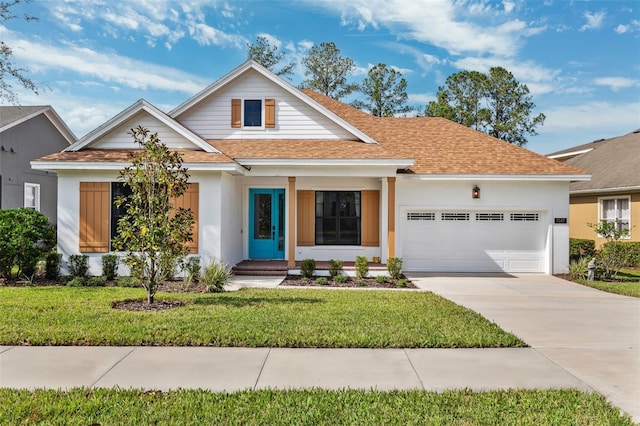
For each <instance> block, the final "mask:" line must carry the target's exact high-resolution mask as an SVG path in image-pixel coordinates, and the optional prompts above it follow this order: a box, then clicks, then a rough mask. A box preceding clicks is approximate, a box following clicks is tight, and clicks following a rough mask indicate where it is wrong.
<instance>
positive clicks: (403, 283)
mask: <svg viewBox="0 0 640 426" xmlns="http://www.w3.org/2000/svg"><path fill="white" fill-rule="evenodd" d="M396 286H397V287H402V288H404V287H406V286H407V280H405V279H404V278H403V279H401V280H398V281H396Z"/></svg>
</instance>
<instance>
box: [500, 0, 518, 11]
mask: <svg viewBox="0 0 640 426" xmlns="http://www.w3.org/2000/svg"><path fill="white" fill-rule="evenodd" d="M502 5H503V6H504V11H505V12H506V13H511V11H512V10H513V9H514V8H515V7H516V4H515V3H514V2H512V1H507V0H503V2H502Z"/></svg>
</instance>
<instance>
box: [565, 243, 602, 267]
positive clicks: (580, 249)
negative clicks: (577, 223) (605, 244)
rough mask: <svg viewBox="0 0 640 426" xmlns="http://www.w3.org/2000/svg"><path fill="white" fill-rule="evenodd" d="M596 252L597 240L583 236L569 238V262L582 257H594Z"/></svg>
mask: <svg viewBox="0 0 640 426" xmlns="http://www.w3.org/2000/svg"><path fill="white" fill-rule="evenodd" d="M595 253H596V242H595V241H594V240H587V239H582V238H569V262H571V261H572V260H575V261H577V260H579V259H580V258H581V257H586V258H589V259H590V258H592V257H593V256H594V255H595Z"/></svg>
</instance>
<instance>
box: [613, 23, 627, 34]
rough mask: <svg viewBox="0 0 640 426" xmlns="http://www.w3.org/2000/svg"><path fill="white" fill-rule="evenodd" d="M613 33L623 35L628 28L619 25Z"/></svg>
mask: <svg viewBox="0 0 640 426" xmlns="http://www.w3.org/2000/svg"><path fill="white" fill-rule="evenodd" d="M613 31H615V32H616V33H618V34H624V33H626V32H627V31H629V26H628V25H622V24H620V25H618V26H617V27H616V28H615V29H614V30H613Z"/></svg>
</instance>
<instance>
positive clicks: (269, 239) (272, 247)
mask: <svg viewBox="0 0 640 426" xmlns="http://www.w3.org/2000/svg"><path fill="white" fill-rule="evenodd" d="M249 258H250V259H284V189H263V188H259V189H257V188H256V189H250V190H249Z"/></svg>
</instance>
